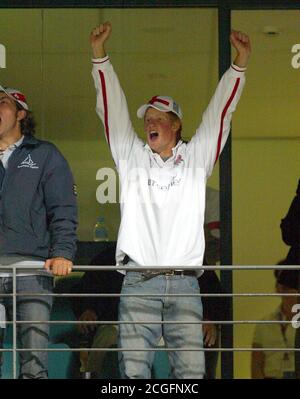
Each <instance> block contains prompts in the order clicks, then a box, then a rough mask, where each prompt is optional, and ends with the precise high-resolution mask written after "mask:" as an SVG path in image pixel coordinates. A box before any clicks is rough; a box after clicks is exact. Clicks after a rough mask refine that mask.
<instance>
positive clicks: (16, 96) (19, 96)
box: [0, 85, 29, 111]
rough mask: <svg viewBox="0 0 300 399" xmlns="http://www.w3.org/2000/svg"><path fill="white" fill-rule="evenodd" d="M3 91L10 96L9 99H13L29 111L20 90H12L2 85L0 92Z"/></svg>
mask: <svg viewBox="0 0 300 399" xmlns="http://www.w3.org/2000/svg"><path fill="white" fill-rule="evenodd" d="M1 91H3V92H4V93H6V94H7V95H8V97H10V98H12V99H13V100H14V101H16V102H17V103H18V104H20V105H21V106H22V107H23V108H24V109H26V110H27V111H29V107H28V104H27V100H26V97H25V96H24V94H23V93H22V92H21V91H20V90H18V89H12V88H10V87H3V86H1V85H0V92H1Z"/></svg>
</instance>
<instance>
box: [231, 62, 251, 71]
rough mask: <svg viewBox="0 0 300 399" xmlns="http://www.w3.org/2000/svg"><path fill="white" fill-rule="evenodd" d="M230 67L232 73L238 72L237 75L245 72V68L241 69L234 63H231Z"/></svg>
mask: <svg viewBox="0 0 300 399" xmlns="http://www.w3.org/2000/svg"><path fill="white" fill-rule="evenodd" d="M230 67H231V69H233V70H234V71H236V72H239V73H241V72H245V71H246V70H247V67H243V68H242V67H239V66H237V65H235V64H234V63H232V64H231V66H230Z"/></svg>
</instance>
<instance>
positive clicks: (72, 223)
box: [0, 86, 77, 378]
mask: <svg viewBox="0 0 300 399" xmlns="http://www.w3.org/2000/svg"><path fill="white" fill-rule="evenodd" d="M34 131H35V124H34V120H33V117H32V114H31V112H30V111H29V107H28V104H27V101H26V98H25V96H24V95H23V94H22V93H21V92H20V91H19V90H16V89H10V88H3V87H2V86H0V322H2V325H1V327H2V328H0V347H2V346H3V342H4V335H5V334H4V332H5V330H4V328H3V327H5V323H4V322H5V318H6V319H7V318H9V319H11V318H12V314H13V313H12V305H13V299H12V297H11V296H3V294H4V295H6V294H10V293H12V292H13V274H12V273H13V267H18V269H17V280H16V281H17V284H16V292H17V294H22V295H17V299H16V320H17V321H42V322H45V321H46V322H47V321H48V320H49V318H50V311H51V306H52V297H51V296H48V295H43V296H37V294H50V293H52V286H53V275H59V276H62V275H67V274H69V273H70V272H71V270H72V265H73V263H72V261H73V258H74V255H75V250H76V227H77V208H76V197H75V189H74V187H75V186H74V182H73V176H72V173H71V171H70V168H69V166H68V163H67V161H66V160H65V159H64V157H63V156H62V155H61V153H60V152H59V151H58V149H57V148H56V147H55V146H54V145H53V144H51V143H48V142H46V141H41V140H38V139H36V138H35V137H34V136H33V134H34ZM29 267H30V268H31V269H29ZM21 269H22V270H21ZM26 292H27V293H30V294H28V295H26V296H24V293H26ZM17 333H18V339H19V345H20V346H19V347H21V348H23V349H24V348H28V349H29V350H28V351H26V352H25V351H24V352H20V376H19V377H20V378H47V377H48V370H47V368H48V366H47V352H43V349H47V348H48V341H49V326H48V324H47V323H43V324H38V323H36V324H25V323H24V324H22V323H20V324H18V326H17ZM30 348H38V349H41V352H40V351H32V350H30ZM1 355H2V353H1V354H0V356H1ZM0 358H1V361H2V356H1V357H0Z"/></svg>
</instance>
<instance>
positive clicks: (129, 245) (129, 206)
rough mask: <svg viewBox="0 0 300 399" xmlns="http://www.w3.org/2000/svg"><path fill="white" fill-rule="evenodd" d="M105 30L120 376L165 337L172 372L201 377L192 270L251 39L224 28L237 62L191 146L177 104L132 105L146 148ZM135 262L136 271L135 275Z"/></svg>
mask: <svg viewBox="0 0 300 399" xmlns="http://www.w3.org/2000/svg"><path fill="white" fill-rule="evenodd" d="M111 31H112V27H111V24H110V23H109V22H105V23H103V24H101V25H100V26H98V27H96V28H95V29H93V31H92V33H91V35H90V42H91V47H92V51H93V57H94V58H93V72H92V74H93V78H94V82H95V87H96V92H97V106H96V111H97V113H98V115H99V117H100V118H101V120H102V122H103V125H104V128H105V135H106V139H107V142H108V145H109V147H110V150H111V152H112V156H113V159H114V161H115V164H116V166H117V169H118V172H119V176H120V181H121V192H120V203H121V224H120V229H119V234H118V242H117V250H116V261H117V265H122V264H124V263H125V262H124V258H125V257H126V258H125V259H129V261H128V263H127V264H126V267H132V268H134V269H135V270H134V271H129V272H127V273H126V276H125V278H124V282H123V287H122V294H126V295H124V296H122V297H121V300H120V306H119V320H120V321H121V323H120V333H119V345H120V348H121V349H122V353H121V355H120V369H121V374H122V376H123V377H125V378H150V375H151V366H152V362H153V358H154V352H153V350H151V349H153V348H155V347H156V346H157V343H158V342H159V341H160V338H161V337H162V336H163V337H164V342H165V345H166V348H169V349H172V350H171V351H169V352H168V353H169V359H170V364H171V373H172V375H171V377H173V378H202V377H203V375H204V372H205V365H204V355H203V351H202V348H203V337H202V328H201V321H202V304H201V299H200V296H199V286H198V282H197V276H199V275H200V274H201V272H200V266H201V265H202V261H203V254H204V230H203V222H204V209H205V186H206V181H207V178H208V177H209V176H210V174H211V173H212V170H213V167H214V164H215V163H216V161H217V159H218V157H219V155H220V152H221V150H222V148H223V146H224V144H225V142H226V139H227V137H228V134H229V131H230V121H231V116H232V113H233V111H234V110H235V108H236V105H237V102H238V100H239V98H240V96H241V92H242V88H243V85H244V80H245V77H244V72H245V70H246V65H247V62H248V58H249V55H250V41H249V38H248V36H247V35H245V34H243V33H241V32H236V31H233V32H232V33H231V35H230V41H231V43H232V45H233V47H234V48H235V49H236V52H237V55H236V58H235V61H234V63H233V64H232V65H231V66H230V68H229V69H228V71H227V72H226V73H225V74H224V76H223V77H222V79H221V81H220V82H219V84H218V87H217V89H216V92H215V94H214V96H213V97H212V99H211V101H210V103H209V105H208V107H207V109H206V111H205V112H204V114H203V118H202V122H201V123H200V125H199V127H198V129H197V130H196V132H195V135H194V136H193V137H192V139H191V140H190V142H188V143H186V142H183V141H182V140H181V129H182V111H181V108H180V106H179V105H178V104H177V103H176V102H175V101H174V100H173V99H172V98H171V97H167V96H161V95H160V96H154V97H152V98H151V99H150V100H149V101H148V103H146V104H144V105H142V106H141V107H140V108H139V109H138V111H137V116H138V117H139V118H143V120H144V129H145V133H146V136H147V143H146V144H145V143H144V142H143V141H142V140H141V139H139V138H138V136H137V134H136V133H135V131H134V129H133V126H132V124H131V121H130V117H129V112H128V107H127V103H126V99H125V96H124V93H123V91H122V88H121V86H120V83H119V80H118V78H117V75H116V73H115V72H114V69H113V67H112V64H111V62H110V59H109V57H108V55H107V54H106V50H105V44H106V41H107V39H108V38H109V37H110V35H111ZM141 266H143V267H144V268H143V269H141V271H136V269H137V270H138V269H139V267H141ZM147 266H148V267H149V270H148V269H147ZM153 267H155V269H154V270H153ZM187 267H189V269H187ZM192 267H195V269H193V270H192ZM170 268H171V269H170ZM184 268H186V269H185V270H184ZM195 270H197V271H195ZM139 294H140V295H139ZM174 294H176V296H174ZM178 294H179V295H178ZM191 294H192V296H191ZM195 294H196V295H195ZM132 295H133V296H132ZM146 295H148V296H146ZM151 295H154V296H151ZM172 295H173V296H172ZM185 295H187V296H185ZM124 321H125V322H126V323H122V322H124ZM128 322H132V323H128ZM126 349H129V351H128V350H126ZM177 349H179V350H177ZM180 349H185V350H180ZM186 349H191V350H186Z"/></svg>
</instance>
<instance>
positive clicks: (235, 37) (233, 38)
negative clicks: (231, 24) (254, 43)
mask: <svg viewBox="0 0 300 399" xmlns="http://www.w3.org/2000/svg"><path fill="white" fill-rule="evenodd" d="M230 43H231V44H232V46H233V47H234V48H235V49H236V52H237V55H236V58H235V60H234V64H235V65H237V66H239V67H246V66H247V64H248V59H249V57H250V54H251V43H250V38H249V36H248V35H246V34H245V33H243V32H240V31H236V30H232V31H231V34H230Z"/></svg>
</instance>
